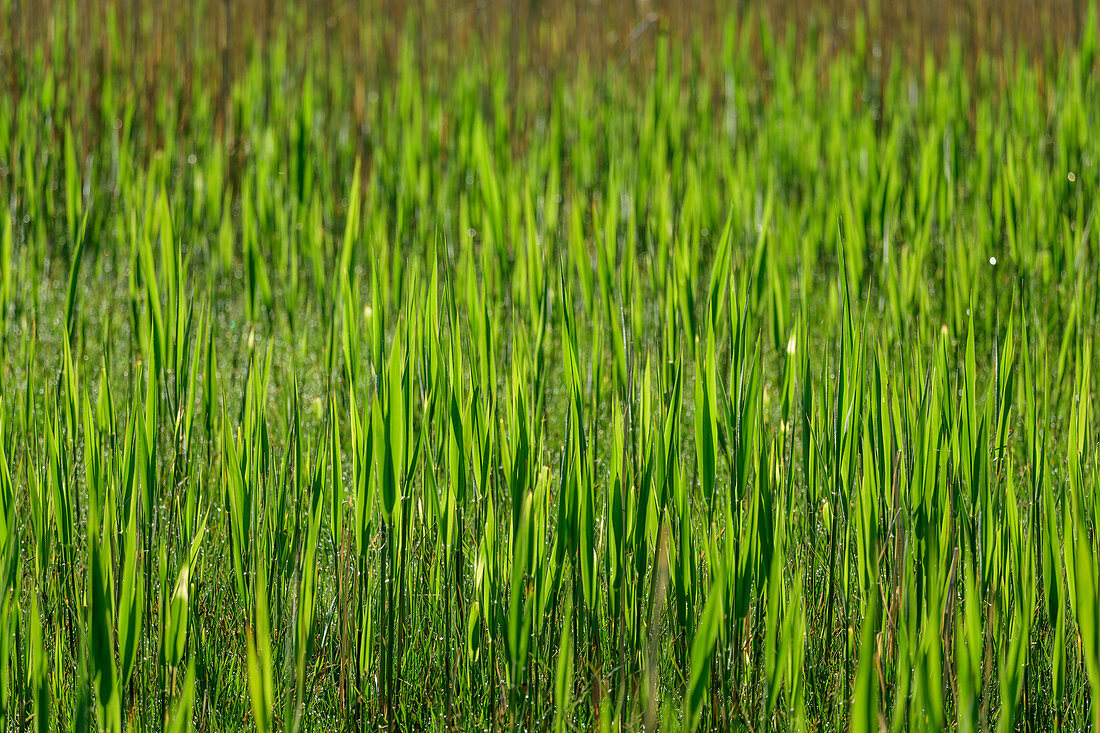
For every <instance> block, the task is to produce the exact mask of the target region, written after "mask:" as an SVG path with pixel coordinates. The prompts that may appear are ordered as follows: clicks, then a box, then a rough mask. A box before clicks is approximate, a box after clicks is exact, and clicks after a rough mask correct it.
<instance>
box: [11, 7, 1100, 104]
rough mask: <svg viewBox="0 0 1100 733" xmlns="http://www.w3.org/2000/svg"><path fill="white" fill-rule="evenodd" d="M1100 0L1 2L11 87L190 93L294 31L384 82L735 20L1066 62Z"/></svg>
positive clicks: (722, 30)
mask: <svg viewBox="0 0 1100 733" xmlns="http://www.w3.org/2000/svg"><path fill="white" fill-rule="evenodd" d="M1096 1H1097V0H957V1H950V2H948V1H941V2H934V1H933V2H880V1H879V0H763V1H759V2H748V1H747V0H735V1H734V2H721V1H720V0H702V1H701V2H692V1H690V0H686V1H683V2H677V1H674V0H573V1H567V2H549V1H547V0H515V1H514V2H513V1H512V0H476V1H474V2H463V1H458V2H448V1H441V0H354V1H351V0H315V1H314V2H282V1H277V0H197V2H164V1H160V0H88V1H87V2H76V0H0V6H3V8H4V12H3V15H4V16H6V18H7V20H8V22H5V23H3V24H0V36H6V38H0V69H2V70H3V72H4V83H5V86H6V87H7V91H8V92H9V93H13V94H18V93H20V91H21V83H22V82H23V81H24V80H25V78H26V75H25V74H24V73H23V72H24V69H25V67H26V65H27V64H33V63H36V62H38V63H45V64H61V65H69V64H70V63H74V62H75V63H76V64H77V65H79V66H80V67H81V68H83V69H86V71H87V82H88V83H90V84H91V85H97V82H98V80H101V79H102V78H103V72H104V71H105V70H106V69H107V67H108V65H110V64H112V63H114V64H123V65H129V66H130V72H131V78H132V82H133V84H134V87H135V88H136V89H137V90H141V89H142V88H145V89H151V88H152V87H153V84H154V81H155V80H156V79H157V77H158V75H159V74H162V73H167V74H171V75H172V76H173V77H174V78H176V79H178V80H179V81H180V82H181V84H182V88H183V89H184V90H186V89H188V88H189V87H190V85H191V84H193V83H194V81H195V79H201V80H203V82H204V83H206V84H209V83H211V82H216V83H218V84H221V85H222V86H223V87H226V88H227V87H231V86H232V82H233V80H234V79H235V78H237V77H239V75H240V74H242V73H243V72H244V70H245V68H246V61H247V59H248V58H250V55H251V54H252V53H253V52H254V51H256V50H257V49H259V48H265V47H267V46H268V45H270V43H271V41H272V40H273V39H275V38H276V37H280V38H282V39H283V40H285V42H286V45H287V58H286V60H285V63H287V64H289V66H290V68H291V71H293V70H294V67H295V65H296V64H304V63H305V59H310V60H311V63H316V61H315V60H314V59H315V58H316V56H314V55H313V53H312V51H313V50H314V49H317V48H321V49H323V52H324V58H325V59H326V63H333V64H339V65H341V66H343V67H344V68H345V69H346V70H347V71H348V73H349V75H351V76H352V77H355V78H358V79H365V80H371V79H382V78H385V76H386V75H387V74H388V73H392V71H393V70H394V69H395V68H396V63H397V57H398V49H399V46H400V42H401V41H402V39H406V38H407V39H410V40H411V41H412V42H413V43H414V45H415V52H416V55H417V57H418V61H419V62H420V63H421V64H423V65H425V66H430V67H435V70H445V69H446V68H447V67H448V66H449V65H451V64H453V63H454V62H455V61H457V60H459V59H463V58H464V57H466V56H467V55H468V54H480V55H482V56H483V57H485V59H486V63H488V59H489V57H491V56H492V55H493V54H505V55H507V57H508V59H509V63H510V68H511V73H512V74H513V75H514V76H515V79H513V82H514V83H519V82H520V80H521V78H531V77H534V78H541V79H547V78H553V77H554V76H556V75H560V74H572V73H575V72H576V71H577V69H578V68H579V67H580V66H585V65H587V66H593V65H612V66H615V67H617V68H621V69H622V70H623V71H624V73H626V74H636V73H644V72H645V71H646V70H647V68H649V65H650V64H651V62H652V58H653V56H654V47H655V43H656V39H657V38H658V37H659V36H660V35H661V34H662V33H667V34H669V36H670V37H671V38H672V39H673V40H674V41H675V40H678V41H681V42H682V43H683V44H684V45H685V47H690V48H692V49H693V52H694V55H695V57H696V58H694V59H692V60H691V61H692V62H694V63H696V64H697V67H696V68H697V70H698V71H700V72H701V73H702V75H703V76H704V77H705V76H706V75H707V74H706V71H707V69H708V67H709V66H710V65H711V64H714V63H717V62H719V61H720V59H721V54H722V48H723V44H724V42H725V41H726V40H727V39H726V38H724V36H726V35H727V34H728V33H729V29H730V27H731V24H730V23H728V22H727V21H729V20H730V19H731V18H732V19H734V21H735V23H734V27H741V28H745V27H749V28H751V26H752V24H755V23H758V22H759V21H760V19H761V18H766V19H767V21H768V22H769V23H770V24H771V27H772V28H773V29H774V31H775V32H776V33H777V34H778V35H779V36H781V37H784V36H785V35H786V34H787V33H790V34H792V35H793V37H794V38H793V40H794V42H796V43H798V42H803V41H804V39H806V38H808V37H813V39H814V40H815V42H817V43H819V44H820V46H819V47H820V48H821V49H824V50H825V52H826V53H828V52H829V51H830V50H832V51H836V50H839V49H841V48H844V47H849V46H852V45H853V44H866V47H867V49H868V51H869V52H870V58H873V59H880V58H881V59H884V62H885V63H889V62H892V61H896V60H903V61H905V62H906V63H908V64H920V63H923V61H924V60H925V58H927V57H928V56H929V55H931V56H933V57H935V56H942V55H943V54H945V53H948V52H949V49H950V45H951V39H952V38H954V39H956V42H957V43H958V49H957V52H958V53H961V54H962V55H963V57H964V60H965V61H966V62H967V65H968V66H971V67H973V65H974V63H975V59H977V58H978V57H979V55H980V54H983V53H988V54H989V55H991V56H992V57H993V58H994V59H996V60H1000V61H1002V62H1004V61H1009V62H1011V61H1014V60H1016V59H1018V57H1019V56H1020V55H1026V56H1027V57H1028V58H1030V59H1032V60H1042V59H1045V60H1047V61H1052V60H1053V59H1055V58H1056V57H1057V56H1058V55H1059V53H1060V51H1061V50H1062V49H1063V48H1064V47H1065V46H1066V45H1068V44H1073V43H1075V42H1076V41H1077V40H1078V39H1079V36H1080V34H1081V32H1082V28H1083V26H1084V22H1085V18H1086V14H1087V10H1088V4H1089V3H1090V2H1096ZM749 35H750V36H751V35H752V34H751V33H750V34H749ZM748 40H749V42H750V43H751V42H752V40H753V39H752V38H751V37H750V38H749V39H748ZM307 49H308V50H309V52H307ZM68 54H75V55H76V57H77V58H74V59H70V58H66V55H68ZM74 91H77V92H78V91H79V89H78V88H77V89H74Z"/></svg>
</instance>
